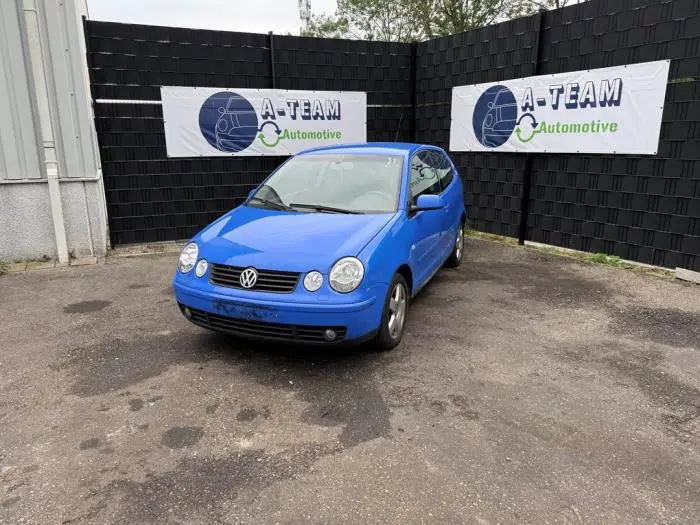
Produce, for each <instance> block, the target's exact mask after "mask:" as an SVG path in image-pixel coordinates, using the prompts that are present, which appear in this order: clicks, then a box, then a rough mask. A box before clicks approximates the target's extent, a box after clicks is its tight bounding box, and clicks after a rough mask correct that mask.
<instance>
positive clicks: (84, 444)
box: [78, 438, 100, 450]
mask: <svg viewBox="0 0 700 525" xmlns="http://www.w3.org/2000/svg"><path fill="white" fill-rule="evenodd" d="M99 446H100V440H99V439H98V438H89V439H86V440H85V441H81V442H80V444H79V445H78V448H79V449H80V450H88V449H91V448H97V447H99Z"/></svg>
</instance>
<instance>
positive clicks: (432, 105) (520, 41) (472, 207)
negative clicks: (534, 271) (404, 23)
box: [416, 16, 537, 237]
mask: <svg viewBox="0 0 700 525" xmlns="http://www.w3.org/2000/svg"><path fill="white" fill-rule="evenodd" d="M536 42H537V17H536V16H535V17H527V18H520V19H517V20H512V21H509V22H504V23H502V24H497V25H492V26H487V27H483V28H480V29H475V30H473V31H469V32H468V33H461V34H458V35H452V36H448V37H444V38H440V39H437V40H430V41H428V42H421V43H419V44H418V47H417V66H416V140H417V142H427V143H432V144H437V145H439V146H442V147H444V148H445V149H447V148H448V147H449V139H450V137H449V135H450V122H451V102H452V88H453V87H455V86H463V85H468V84H480V83H483V82H497V81H499V80H507V79H509V78H517V77H524V76H528V75H532V74H533V73H534V67H535V66H534V64H535V45H536ZM450 155H451V157H452V159H453V160H454V162H455V164H456V165H457V169H458V170H459V172H460V174H461V176H462V179H463V181H464V188H465V203H466V205H467V213H468V216H469V222H470V226H471V227H473V228H475V229H478V230H481V231H486V232H490V233H495V234H498V235H507V236H511V237H517V236H518V227H519V224H520V196H521V193H522V189H523V172H524V168H525V156H524V155H517V154H507V153H505V154H504V153H501V154H484V153H451V154H450Z"/></svg>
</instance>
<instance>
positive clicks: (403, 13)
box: [302, 0, 581, 42]
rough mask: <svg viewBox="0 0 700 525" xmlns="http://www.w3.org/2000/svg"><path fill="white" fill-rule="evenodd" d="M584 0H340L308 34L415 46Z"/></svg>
mask: <svg viewBox="0 0 700 525" xmlns="http://www.w3.org/2000/svg"><path fill="white" fill-rule="evenodd" d="M578 1H581V0H338V8H337V10H336V13H335V15H330V16H329V15H325V14H322V15H313V16H312V19H311V21H310V23H309V26H308V28H307V29H306V30H305V31H303V32H302V36H321V37H333V38H363V39H366V40H388V41H400V42H410V41H415V40H425V39H428V38H435V37H439V36H444V35H452V34H455V33H462V32H464V31H469V30H470V29H474V28H476V27H483V26H486V25H489V24H493V23H496V22H501V21H503V20H508V19H511V18H517V17H520V16H526V15H530V14H532V13H534V12H536V11H538V10H539V9H553V8H559V7H564V6H565V5H568V4H573V3H576V2H578Z"/></svg>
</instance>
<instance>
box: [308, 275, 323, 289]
mask: <svg viewBox="0 0 700 525" xmlns="http://www.w3.org/2000/svg"><path fill="white" fill-rule="evenodd" d="M322 284H323V275H321V272H317V271H313V272H309V273H307V274H306V277H304V288H306V289H307V290H308V291H310V292H315V291H316V290H318V289H319V288H321V285H322Z"/></svg>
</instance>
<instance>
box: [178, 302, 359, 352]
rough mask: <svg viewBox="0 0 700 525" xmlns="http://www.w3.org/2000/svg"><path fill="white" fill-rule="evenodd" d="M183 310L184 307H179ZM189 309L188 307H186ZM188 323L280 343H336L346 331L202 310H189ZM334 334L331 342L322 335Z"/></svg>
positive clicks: (337, 328)
mask: <svg viewBox="0 0 700 525" xmlns="http://www.w3.org/2000/svg"><path fill="white" fill-rule="evenodd" d="M180 308H183V309H184V306H180ZM188 308H189V307H188ZM189 311H190V317H189V319H190V321H192V322H193V323H195V324H197V325H200V326H203V327H205V328H211V329H213V330H219V331H222V332H229V333H232V334H236V335H243V336H251V337H265V338H269V339H279V340H281V341H296V342H299V343H329V342H333V343H337V342H339V341H342V340H343V339H344V338H345V333H346V331H347V329H346V328H345V327H344V326H308V325H299V324H282V323H266V322H263V321H249V320H247V319H234V318H233V317H226V316H223V315H217V314H212V313H209V312H204V311H202V310H195V309H194V308H189ZM329 328H330V329H332V330H334V331H335V333H336V338H335V339H334V340H333V341H327V340H326V338H325V337H324V333H325V331H326V330H328V329H329Z"/></svg>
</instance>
